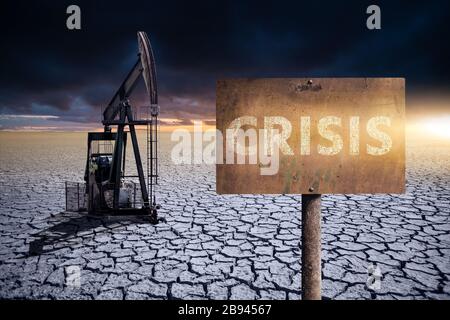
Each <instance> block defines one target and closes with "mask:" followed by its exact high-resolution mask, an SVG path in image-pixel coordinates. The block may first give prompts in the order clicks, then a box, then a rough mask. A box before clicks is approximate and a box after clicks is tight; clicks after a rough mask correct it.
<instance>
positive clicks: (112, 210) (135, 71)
mask: <svg viewBox="0 0 450 320" xmlns="http://www.w3.org/2000/svg"><path fill="white" fill-rule="evenodd" d="M137 35H138V44H139V54H138V60H137V62H136V63H135V64H134V66H133V68H132V69H131V71H130V72H129V73H128V75H127V77H126V78H125V80H124V81H123V82H122V84H121V86H120V87H119V89H118V90H117V92H116V93H115V95H114V96H113V98H112V99H111V101H110V103H109V104H108V106H107V107H106V108H105V109H104V111H103V113H102V124H103V126H104V131H103V132H89V133H88V146H87V149H88V151H87V160H86V169H85V175H84V180H85V195H86V196H85V199H86V200H85V202H86V205H85V207H86V209H87V211H88V212H89V213H90V214H104V215H127V214H132V215H136V214H139V215H142V214H143V215H147V216H148V217H149V218H150V221H151V222H152V223H157V221H158V217H157V210H158V209H159V205H157V203H156V195H155V187H156V184H157V183H158V180H157V178H158V168H157V167H158V148H157V143H158V115H159V106H158V93H157V85H156V69H155V59H154V56H153V52H152V48H151V45H150V41H149V40H148V37H147V35H146V34H145V32H141V31H140V32H138V34H137ZM141 76H142V78H143V79H144V83H145V88H146V91H147V94H148V97H149V103H150V104H149V106H147V108H148V109H147V110H148V111H147V116H146V117H143V118H139V117H134V116H133V115H134V113H133V107H132V106H131V104H130V101H129V98H130V96H131V94H132V92H133V89H134V87H135V86H136V84H137V81H138V79H139V78H140V77H141ZM137 126H146V129H147V133H146V138H147V144H146V146H147V162H146V164H147V179H146V177H145V175H144V169H143V165H142V159H141V154H140V151H139V145H138V138H137V133H136V127H137ZM112 127H116V128H117V130H116V131H115V132H113V131H112ZM126 127H128V130H129V131H128V132H127V131H125V129H126ZM128 133H129V135H130V136H131V143H132V146H133V153H134V160H135V163H136V171H137V176H126V175H125V160H126V156H125V155H126V143H127V136H128ZM113 143H114V147H113V146H112V145H113ZM129 177H136V178H138V185H136V183H134V182H132V181H129V182H127V181H125V178H129ZM66 185H67V184H66ZM137 186H138V188H139V190H137ZM67 191H68V190H66V194H67ZM138 192H139V195H138V194H137V193H138ZM137 198H140V199H139V201H138V200H136V199H137ZM66 200H67V199H66ZM78 202H80V201H79V199H78ZM82 202H83V201H82ZM82 209H83V208H81V207H78V210H79V211H81V210H82Z"/></svg>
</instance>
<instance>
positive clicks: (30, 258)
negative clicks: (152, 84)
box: [0, 133, 450, 299]
mask: <svg viewBox="0 0 450 320" xmlns="http://www.w3.org/2000/svg"><path fill="white" fill-rule="evenodd" d="M85 138H86V136H85V134H80V133H78V134H76V133H32V134H31V133H28V134H25V133H1V134H0V161H1V162H0V206H1V207H0V209H1V214H0V244H1V247H0V298H27V299H177V298H181V299H300V298H301V274H300V268H301V266H300V261H301V243H300V236H301V221H300V219H299V218H300V214H299V212H300V208H301V202H300V196H298V195H289V196H281V195H280V196H261V195H244V196H218V195H217V194H216V193H215V168H214V166H208V165H173V164H171V162H170V161H169V153H170V148H169V147H164V148H162V149H161V150H162V152H161V166H160V169H161V177H162V178H161V181H160V187H159V190H158V195H159V196H158V199H159V202H160V203H161V206H162V208H161V210H160V216H162V217H164V218H165V219H166V222H165V223H160V224H159V225H156V226H153V225H150V224H148V223H147V222H145V221H143V220H142V219H140V218H130V217H128V218H120V217H114V218H106V217H103V218H96V217H88V216H86V215H83V214H79V213H63V212H62V211H64V205H65V200H64V184H63V183H64V181H66V180H69V181H81V178H82V174H83V169H84V161H85V158H84V157H85ZM163 140H164V141H163V142H162V145H163V146H164V145H166V146H167V145H168V142H167V141H168V136H164V137H163ZM449 154H450V142H440V143H422V144H414V143H411V142H408V148H407V193H406V194H404V195H387V194H383V195H324V196H323V201H322V207H323V209H322V215H323V219H322V234H323V235H322V276H323V289H322V292H323V297H324V298H331V299H449V298H450V218H449V216H450V160H449ZM36 244H38V249H36V248H34V249H33V250H38V251H37V253H38V254H36V252H35V251H33V250H32V251H31V252H30V248H33V246H34V247H35V246H36ZM32 253H34V255H33V254H32ZM371 264H376V265H377V266H378V267H379V270H380V271H381V279H380V281H381V282H380V285H381V287H380V289H379V290H371V289H368V288H367V285H366V282H367V279H368V271H367V270H368V267H369V266H370V265H371ZM69 266H76V267H78V268H79V270H80V284H81V285H80V287H77V286H73V285H70V283H68V279H69V278H70V274H68V269H67V267H69Z"/></svg>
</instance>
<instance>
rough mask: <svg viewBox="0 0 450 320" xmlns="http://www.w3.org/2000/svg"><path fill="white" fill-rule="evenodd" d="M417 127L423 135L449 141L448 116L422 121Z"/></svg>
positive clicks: (449, 126) (449, 124) (449, 116)
mask: <svg viewBox="0 0 450 320" xmlns="http://www.w3.org/2000/svg"><path fill="white" fill-rule="evenodd" d="M419 126H420V127H421V129H422V130H421V131H422V132H423V133H424V134H430V135H433V136H435V137H439V138H447V139H450V115H445V116H442V117H439V118H427V119H424V120H423V121H421V122H420V124H419Z"/></svg>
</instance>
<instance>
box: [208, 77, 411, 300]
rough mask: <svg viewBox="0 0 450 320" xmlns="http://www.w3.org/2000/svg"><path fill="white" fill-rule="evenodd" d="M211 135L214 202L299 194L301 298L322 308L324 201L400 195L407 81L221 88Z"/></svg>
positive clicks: (294, 81) (253, 83)
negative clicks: (230, 196) (213, 143)
mask: <svg viewBox="0 0 450 320" xmlns="http://www.w3.org/2000/svg"><path fill="white" fill-rule="evenodd" d="M216 127H217V136H216V155H217V159H216V190H217V193H218V194H301V195H302V221H301V223H302V239H301V241H302V243H301V246H302V292H303V299H308V300H309V299H311V300H312V299H320V298H321V236H320V232H321V231H320V228H321V227H320V222H321V212H320V203H321V195H322V194H336V193H337V194H358V193H404V192H405V80H404V79H402V78H318V79H305V78H266V79H264V78H262V79H226V80H219V81H218V82H217V103H216Z"/></svg>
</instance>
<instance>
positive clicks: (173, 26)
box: [0, 0, 450, 129]
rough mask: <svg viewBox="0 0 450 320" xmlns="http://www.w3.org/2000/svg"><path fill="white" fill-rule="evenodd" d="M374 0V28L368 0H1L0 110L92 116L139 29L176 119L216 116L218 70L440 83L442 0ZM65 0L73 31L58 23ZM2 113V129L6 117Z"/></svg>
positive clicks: (449, 80)
mask: <svg viewBox="0 0 450 320" xmlns="http://www.w3.org/2000/svg"><path fill="white" fill-rule="evenodd" d="M376 3H377V4H378V5H379V6H380V7H381V14H382V29H381V30H374V31H371V30H368V29H367V28H366V18H367V14H366V13H365V11H366V8H367V6H368V5H370V4H372V1H371V2H367V1H345V2H344V1H340V2H325V1H320V2H318V1H292V2H287V1H272V2H262V1H245V2H244V1H242V2H241V1H239V2H238V1H236V2H231V1H224V2H216V1H205V2H197V1H195V2H194V1H132V0H130V1H126V2H123V1H120V2H119V1H75V2H73V1H58V2H56V1H33V2H29V1H2V4H1V11H2V13H4V15H3V16H4V17H3V18H2V20H1V22H0V23H1V32H2V42H3V44H2V50H1V51H0V63H1V70H2V71H1V74H0V114H3V115H42V116H54V117H56V118H51V117H50V118H45V119H46V120H45V121H47V122H51V121H55V122H58V124H60V123H63V122H64V121H68V122H71V123H80V124H83V125H84V124H87V123H92V124H94V125H95V124H96V123H99V121H100V111H101V108H102V107H104V106H105V105H106V104H107V103H108V102H109V100H110V98H111V97H112V95H113V94H114V92H115V90H116V89H117V88H118V87H119V85H120V83H121V81H122V80H123V78H124V77H125V75H126V74H127V72H128V71H129V69H130V68H131V67H132V65H133V63H134V62H135V61H136V59H137V40H136V32H137V31H138V30H143V31H146V32H147V34H148V35H149V38H150V41H151V43H152V46H153V50H154V53H155V57H156V63H157V73H158V86H159V96H160V105H161V112H162V117H163V118H170V119H172V118H174V119H180V121H181V122H182V123H189V121H190V120H192V119H212V118H214V117H215V114H214V109H215V107H214V105H215V81H216V80H217V79H219V78H223V77H297V76H299V77H316V76H322V77H325V76H327V77H333V76H358V77H376V76H383V77H390V76H393V77H405V78H406V81H407V94H408V97H411V99H412V98H414V97H415V96H416V95H417V94H421V93H423V92H425V93H426V92H429V91H430V92H434V93H435V92H438V94H439V95H446V94H448V91H449V87H450V86H449V85H450V62H449V59H448V57H449V56H450V44H449V42H448V38H450V37H449V36H450V32H449V21H450V4H449V2H448V1H395V2H394V1H389V2H380V1H377V2H376ZM70 4H77V5H79V6H80V8H81V17H82V29H81V30H76V31H69V30H68V29H67V28H66V18H67V15H66V13H65V12H66V8H67V6H68V5H70ZM137 89H138V90H137V91H136V97H135V103H136V104H145V103H146V102H145V94H144V92H143V90H142V88H137ZM410 108H414V103H411V107H410ZM5 119H7V118H4V119H3V120H2V123H1V125H2V127H0V129H4V128H8V127H10V126H13V125H14V124H13V122H14V120H11V118H9V120H5ZM26 119H27V118H21V121H22V122H23V121H25V120H26ZM35 119H37V120H36V121H38V120H39V118H35Z"/></svg>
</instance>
